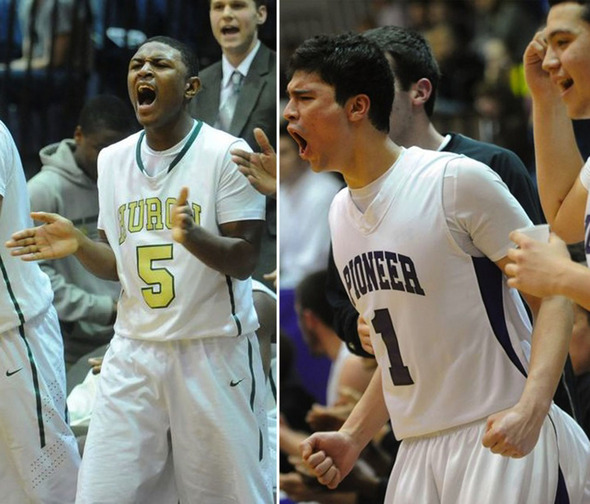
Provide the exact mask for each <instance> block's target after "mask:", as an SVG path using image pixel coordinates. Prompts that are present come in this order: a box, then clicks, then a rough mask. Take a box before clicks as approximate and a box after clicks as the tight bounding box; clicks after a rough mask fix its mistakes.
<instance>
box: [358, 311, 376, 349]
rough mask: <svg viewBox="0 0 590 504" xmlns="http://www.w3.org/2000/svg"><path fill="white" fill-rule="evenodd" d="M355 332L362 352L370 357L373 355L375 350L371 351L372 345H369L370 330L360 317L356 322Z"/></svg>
mask: <svg viewBox="0 0 590 504" xmlns="http://www.w3.org/2000/svg"><path fill="white" fill-rule="evenodd" d="M356 330H357V332H358V333H359V338H360V340H361V346H362V347H363V350H364V351H365V352H367V353H370V354H371V355H375V350H373V344H372V343H371V330H370V328H369V324H367V322H366V321H365V319H364V318H363V317H361V316H360V315H359V318H358V320H357V322H356Z"/></svg>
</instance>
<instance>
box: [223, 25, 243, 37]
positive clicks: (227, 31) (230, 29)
mask: <svg viewBox="0 0 590 504" xmlns="http://www.w3.org/2000/svg"><path fill="white" fill-rule="evenodd" d="M239 31H240V29H239V28H238V27H237V26H224V27H223V28H221V33H222V34H223V35H234V34H236V33H238V32H239Z"/></svg>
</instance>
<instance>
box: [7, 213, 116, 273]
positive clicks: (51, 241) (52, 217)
mask: <svg viewBox="0 0 590 504" xmlns="http://www.w3.org/2000/svg"><path fill="white" fill-rule="evenodd" d="M31 217H32V218H33V219H34V220H35V221H38V222H43V223H44V224H42V225H41V226H36V227H32V228H28V229H24V230H22V231H18V232H16V233H14V234H13V235H12V237H11V239H10V240H9V241H8V242H6V247H8V248H9V249H11V252H10V253H11V255H13V256H16V257H20V258H21V259H22V260H23V261H40V260H51V259H60V258H62V257H67V256H69V255H72V254H75V255H76V258H77V259H78V260H79V261H80V262H81V263H82V265H83V266H84V267H85V268H86V269H87V270H89V271H90V272H91V273H93V274H95V275H96V276H98V277H100V278H105V279H107V280H118V275H117V268H116V264H115V256H114V254H113V251H112V250H111V248H110V246H109V245H108V242H107V241H106V237H105V236H104V233H102V235H101V241H100V242H94V241H92V240H91V239H90V238H88V237H87V236H86V235H84V234H83V233H82V232H81V231H80V230H78V229H76V227H75V226H74V224H73V223H72V222H71V221H70V220H68V219H66V218H65V217H62V216H61V215H58V214H54V213H47V212H32V213H31ZM99 234H100V231H99Z"/></svg>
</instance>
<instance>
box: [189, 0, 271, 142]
mask: <svg viewBox="0 0 590 504" xmlns="http://www.w3.org/2000/svg"><path fill="white" fill-rule="evenodd" d="M209 6H210V11H209V17H210V21H211V30H212V31H213V35H214V36H215V39H216V40H217V42H218V43H219V45H220V46H221V50H222V58H221V61H218V62H217V63H214V64H213V65H210V66H209V67H207V68H205V69H203V70H202V71H201V72H200V75H199V78H200V79H201V85H202V87H201V91H200V92H199V95H198V96H197V97H196V100H195V101H194V102H193V104H192V105H191V109H190V110H191V113H192V115H193V117H196V118H198V119H201V120H202V121H205V122H206V123H209V124H211V125H215V126H216V127H217V128H219V129H221V130H223V131H227V132H228V133H231V134H232V135H234V136H237V137H240V138H243V139H244V140H246V142H248V144H249V145H250V147H251V148H252V149H253V150H258V144H257V143H256V140H255V138H254V133H253V130H254V128H256V127H258V128H261V129H262V130H263V131H264V132H265V133H266V135H267V136H268V138H269V140H270V143H271V145H272V146H273V147H275V146H276V53H275V52H274V51H272V50H271V49H269V48H268V47H266V46H265V45H264V44H262V43H261V42H260V40H259V39H258V28H259V26H261V25H262V24H264V22H265V21H266V18H267V5H266V1H265V0H241V1H240V2H232V1H231V0H210V2H209ZM234 81H236V82H234ZM237 81H239V82H237ZM234 93H235V94H234Z"/></svg>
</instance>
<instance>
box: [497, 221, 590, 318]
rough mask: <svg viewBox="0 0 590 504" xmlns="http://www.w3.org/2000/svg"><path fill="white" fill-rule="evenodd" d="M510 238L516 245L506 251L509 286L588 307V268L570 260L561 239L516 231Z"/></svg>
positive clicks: (589, 278)
mask: <svg viewBox="0 0 590 504" xmlns="http://www.w3.org/2000/svg"><path fill="white" fill-rule="evenodd" d="M510 238H511V239H512V241H514V242H515V243H516V245H517V246H518V248H514V249H510V250H509V251H508V257H509V258H510V259H511V260H512V261H513V262H511V263H510V264H508V265H507V266H506V274H507V275H508V276H509V277H510V278H508V285H510V287H514V288H516V289H518V290H520V291H521V292H526V293H528V294H531V295H533V296H538V297H545V296H551V295H561V296H565V297H567V298H569V299H571V300H572V301H574V302H575V303H576V304H579V305H580V306H583V307H584V308H586V309H587V310H590V269H588V268H587V267H586V266H584V265H582V264H578V263H576V262H574V261H572V260H571V258H570V254H569V252H568V250H567V247H566V246H565V243H564V242H563V240H561V239H560V238H559V237H558V236H557V235H555V234H554V233H551V237H550V239H549V243H542V242H539V241H536V240H532V239H531V238H529V237H527V236H526V235H524V234H523V233H519V232H517V231H514V232H513V233H511V234H510Z"/></svg>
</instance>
